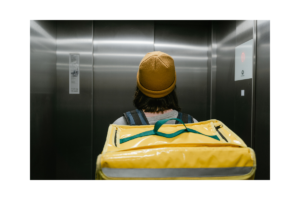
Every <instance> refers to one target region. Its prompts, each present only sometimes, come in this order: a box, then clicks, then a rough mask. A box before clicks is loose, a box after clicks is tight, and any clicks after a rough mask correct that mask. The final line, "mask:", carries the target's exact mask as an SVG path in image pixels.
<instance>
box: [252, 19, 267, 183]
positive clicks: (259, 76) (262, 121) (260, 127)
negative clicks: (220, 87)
mask: <svg viewBox="0 0 300 200" xmlns="http://www.w3.org/2000/svg"><path fill="white" fill-rule="evenodd" d="M256 61H257V65H256V93H255V94H256V95H255V101H256V106H255V124H254V130H255V137H254V140H255V141H254V143H255V146H254V150H255V152H257V153H256V159H257V164H258V168H257V172H256V175H255V179H264V180H269V179H270V21H261V20H258V21H257V59H256Z"/></svg>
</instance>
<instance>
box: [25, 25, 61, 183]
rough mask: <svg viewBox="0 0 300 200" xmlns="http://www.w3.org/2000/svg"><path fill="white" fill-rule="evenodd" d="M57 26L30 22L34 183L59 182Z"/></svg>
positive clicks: (32, 167) (32, 169) (31, 142)
mask: <svg viewBox="0 0 300 200" xmlns="http://www.w3.org/2000/svg"><path fill="white" fill-rule="evenodd" d="M55 88H56V23H55V22H54V21H30V179H55V153H54V152H55V139H54V135H55V129H54V124H55V119H54V111H55Z"/></svg>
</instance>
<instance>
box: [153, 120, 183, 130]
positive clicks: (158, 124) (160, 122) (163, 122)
mask: <svg viewBox="0 0 300 200" xmlns="http://www.w3.org/2000/svg"><path fill="white" fill-rule="evenodd" d="M170 120H176V121H179V122H180V123H182V124H183V125H184V127H185V130H188V128H187V127H186V126H185V123H183V121H182V120H181V119H178V118H170V119H162V120H159V121H157V122H156V123H155V125H154V129H153V131H154V133H156V134H157V132H158V129H159V128H160V127H161V126H162V125H164V124H165V123H166V122H167V121H170Z"/></svg>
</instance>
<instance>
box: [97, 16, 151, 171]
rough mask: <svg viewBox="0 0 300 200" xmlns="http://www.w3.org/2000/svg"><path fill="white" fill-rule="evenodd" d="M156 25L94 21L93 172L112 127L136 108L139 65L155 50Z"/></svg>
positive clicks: (144, 22) (149, 23) (149, 22)
mask: <svg viewBox="0 0 300 200" xmlns="http://www.w3.org/2000/svg"><path fill="white" fill-rule="evenodd" d="M153 26H154V24H153V22H151V21H95V22H94V115H93V117H94V120H93V121H94V125H93V133H94V135H93V145H94V148H93V164H94V165H93V167H94V169H93V171H95V163H96V158H97V156H98V155H99V154H100V153H101V151H102V149H103V146H104V143H105V139H106V134H107V129H108V126H109V124H111V123H113V122H114V121H115V120H116V119H117V118H119V117H121V116H122V114H123V113H124V112H126V111H129V110H133V109H134V106H133V97H134V92H135V88H136V74H137V71H138V68H139V63H140V61H141V60H142V58H143V57H144V56H145V54H146V53H148V52H151V51H153V50H154V48H153V41H154V27H153Z"/></svg>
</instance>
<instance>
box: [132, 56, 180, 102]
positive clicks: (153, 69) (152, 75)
mask: <svg viewBox="0 0 300 200" xmlns="http://www.w3.org/2000/svg"><path fill="white" fill-rule="evenodd" d="M175 84H176V71H175V65H174V60H173V58H172V57H171V56H169V55H168V54H166V53H163V52H160V51H154V52H150V53H147V54H146V55H145V57H144V58H143V59H142V61H141V63H140V66H139V70H138V73H137V86H138V88H139V89H140V90H141V92H143V93H144V94H145V95H146V96H149V97H152V98H161V97H164V96H166V95H168V94H169V93H171V92H172V91H173V90H174V88H175Z"/></svg>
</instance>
